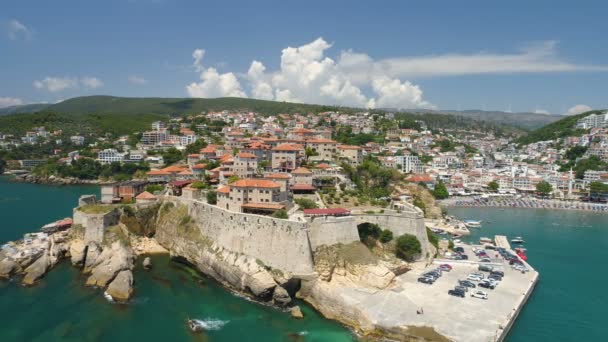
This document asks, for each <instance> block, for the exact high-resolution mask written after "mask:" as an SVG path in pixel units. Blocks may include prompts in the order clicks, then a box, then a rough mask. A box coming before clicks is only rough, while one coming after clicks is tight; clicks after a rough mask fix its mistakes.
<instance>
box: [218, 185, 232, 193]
mask: <svg viewBox="0 0 608 342" xmlns="http://www.w3.org/2000/svg"><path fill="white" fill-rule="evenodd" d="M217 192H218V193H220V194H228V193H230V187H229V186H224V187H222V188H219V189H218V190H217Z"/></svg>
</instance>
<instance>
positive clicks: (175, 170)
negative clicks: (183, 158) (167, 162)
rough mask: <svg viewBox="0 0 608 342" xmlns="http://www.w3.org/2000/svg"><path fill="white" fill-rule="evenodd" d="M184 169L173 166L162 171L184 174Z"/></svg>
mask: <svg viewBox="0 0 608 342" xmlns="http://www.w3.org/2000/svg"><path fill="white" fill-rule="evenodd" d="M184 169H185V168H184V167H182V166H177V165H171V166H168V167H166V168H164V169H162V170H163V171H165V172H182V171H184Z"/></svg>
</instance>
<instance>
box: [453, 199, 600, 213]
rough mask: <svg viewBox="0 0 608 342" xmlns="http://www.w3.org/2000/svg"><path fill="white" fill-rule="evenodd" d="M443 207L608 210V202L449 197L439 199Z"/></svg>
mask: <svg viewBox="0 0 608 342" xmlns="http://www.w3.org/2000/svg"><path fill="white" fill-rule="evenodd" d="M441 205H442V206H445V207H494V208H528V209H561V210H583V211H594V212H604V213H606V212H608V204H605V203H591V202H580V201H561V200H554V199H539V198H520V199H517V198H484V199H473V198H450V199H447V200H443V201H441Z"/></svg>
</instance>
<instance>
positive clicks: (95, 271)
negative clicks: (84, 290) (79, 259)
mask: <svg viewBox="0 0 608 342" xmlns="http://www.w3.org/2000/svg"><path fill="white" fill-rule="evenodd" d="M87 259H88V255H87ZM90 267H91V276H90V277H89V278H88V279H87V283H86V284H87V285H90V286H100V287H105V286H107V285H108V284H109V283H110V282H111V281H112V280H113V279H114V278H115V277H116V276H117V275H118V273H119V272H120V271H123V270H130V269H131V268H133V253H132V252H131V251H130V248H129V247H127V246H125V245H123V244H122V243H121V242H120V241H115V242H113V243H112V245H111V246H110V247H106V248H105V249H104V250H103V251H102V252H101V254H99V256H97V258H95V261H93V262H92V263H91V264H90ZM129 273H130V271H129Z"/></svg>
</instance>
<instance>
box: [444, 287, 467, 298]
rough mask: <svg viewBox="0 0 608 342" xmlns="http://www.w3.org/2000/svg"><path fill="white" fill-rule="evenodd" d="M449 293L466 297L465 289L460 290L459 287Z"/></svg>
mask: <svg viewBox="0 0 608 342" xmlns="http://www.w3.org/2000/svg"><path fill="white" fill-rule="evenodd" d="M448 294H449V295H452V296H455V297H462V298H464V291H462V290H458V289H452V290H449V291H448Z"/></svg>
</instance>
